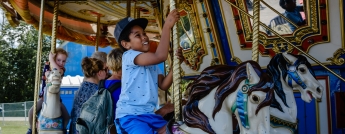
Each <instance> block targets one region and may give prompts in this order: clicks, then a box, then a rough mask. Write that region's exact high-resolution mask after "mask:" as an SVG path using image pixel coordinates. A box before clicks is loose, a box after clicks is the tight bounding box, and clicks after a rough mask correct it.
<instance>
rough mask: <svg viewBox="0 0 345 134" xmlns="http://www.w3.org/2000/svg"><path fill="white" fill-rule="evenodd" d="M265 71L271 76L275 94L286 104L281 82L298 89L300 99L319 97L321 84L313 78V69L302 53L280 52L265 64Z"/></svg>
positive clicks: (321, 88)
mask: <svg viewBox="0 0 345 134" xmlns="http://www.w3.org/2000/svg"><path fill="white" fill-rule="evenodd" d="M267 72H268V74H269V75H270V76H271V77H272V81H273V82H274V86H275V90H276V93H277V95H278V96H279V97H280V98H281V99H282V100H283V102H284V104H285V105H286V106H287V104H286V98H285V93H284V91H283V90H284V89H283V84H285V85H287V86H288V87H290V88H291V89H293V90H295V89H297V90H299V91H300V92H301V95H302V100H304V101H305V102H310V101H312V99H313V98H315V99H321V97H322V93H323V90H324V88H323V86H322V85H321V84H320V82H319V81H318V80H317V79H316V78H315V74H314V71H313V69H312V67H311V65H310V63H309V62H308V60H307V58H305V57H304V56H302V55H293V54H288V53H280V54H277V55H276V56H274V57H273V58H272V60H271V61H270V63H269V64H268V66H267Z"/></svg>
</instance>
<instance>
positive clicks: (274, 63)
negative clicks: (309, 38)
mask: <svg viewBox="0 0 345 134" xmlns="http://www.w3.org/2000/svg"><path fill="white" fill-rule="evenodd" d="M290 55H292V56H294V57H296V58H297V59H298V62H297V63H296V65H297V67H298V66H299V65H300V64H305V65H306V66H307V67H308V69H309V72H310V73H311V74H312V75H313V76H314V77H315V74H314V71H313V70H312V68H311V65H310V63H309V62H308V60H307V58H305V57H304V56H302V55H294V54H290ZM289 64H290V63H289V62H288V61H286V59H285V57H284V56H283V54H281V53H279V54H276V55H275V56H274V57H273V58H272V59H271V61H270V63H269V64H268V65H267V73H268V75H269V76H270V77H271V80H272V82H273V83H274V90H275V92H276V94H277V95H278V96H279V98H280V99H281V100H282V101H283V103H284V105H285V106H287V107H289V106H288V105H287V103H286V97H285V93H284V89H283V86H282V83H281V81H280V77H281V75H282V78H284V79H283V80H284V82H286V81H285V78H286V76H287V71H288V65H289ZM279 69H280V71H281V73H280V71H279ZM273 97H274V96H273ZM271 107H273V108H277V109H279V110H280V111H281V112H284V111H283V109H282V108H281V106H280V104H279V103H278V101H277V100H276V99H275V98H273V100H272V103H271Z"/></svg>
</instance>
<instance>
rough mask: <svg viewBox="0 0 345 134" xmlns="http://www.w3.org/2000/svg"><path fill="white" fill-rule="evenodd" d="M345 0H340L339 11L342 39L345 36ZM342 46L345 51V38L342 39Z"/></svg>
mask: <svg viewBox="0 0 345 134" xmlns="http://www.w3.org/2000/svg"><path fill="white" fill-rule="evenodd" d="M343 4H344V3H343V0H339V11H340V28H341V37H344V36H345V31H344V29H345V26H344V21H345V20H344V19H345V18H344V7H343ZM341 44H342V45H341V46H342V48H344V49H345V39H344V38H341Z"/></svg>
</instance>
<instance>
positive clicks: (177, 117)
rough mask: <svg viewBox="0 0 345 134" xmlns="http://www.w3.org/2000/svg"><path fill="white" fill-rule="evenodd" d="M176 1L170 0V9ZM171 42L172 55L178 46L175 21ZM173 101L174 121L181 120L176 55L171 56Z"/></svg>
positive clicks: (178, 71) (178, 73) (173, 7)
mask: <svg viewBox="0 0 345 134" xmlns="http://www.w3.org/2000/svg"><path fill="white" fill-rule="evenodd" d="M176 8H177V6H176V2H175V0H170V11H172V10H174V9H176ZM172 33H173V34H172V37H173V39H172V42H173V51H174V55H176V52H177V49H178V46H179V44H178V43H179V41H178V40H179V38H178V35H177V23H176V24H175V25H174V27H173V30H172ZM172 67H173V82H174V87H173V101H174V107H175V111H174V112H175V121H182V116H181V93H180V83H181V74H180V72H181V70H180V63H179V59H178V58H177V56H173V66H172Z"/></svg>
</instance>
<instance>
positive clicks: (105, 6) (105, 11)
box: [0, 0, 159, 47]
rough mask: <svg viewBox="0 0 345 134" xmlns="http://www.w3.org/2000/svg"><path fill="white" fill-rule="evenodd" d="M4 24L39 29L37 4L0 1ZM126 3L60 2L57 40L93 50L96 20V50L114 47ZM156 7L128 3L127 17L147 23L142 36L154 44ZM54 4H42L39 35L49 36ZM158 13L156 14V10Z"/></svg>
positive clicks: (144, 0)
mask: <svg viewBox="0 0 345 134" xmlns="http://www.w3.org/2000/svg"><path fill="white" fill-rule="evenodd" d="M0 1H1V6H2V9H3V10H4V11H5V15H6V18H7V20H8V21H9V22H10V24H11V25H12V26H16V25H18V24H19V21H20V20H23V21H25V22H26V23H28V24H31V25H33V26H34V27H35V28H36V29H38V28H39V19H40V7H41V0H0ZM126 7H127V1H126V0H112V1H99V0H82V1H66V0H60V4H59V15H58V28H57V34H56V35H57V38H58V39H61V40H66V41H72V42H76V43H79V44H84V45H91V46H95V44H96V32H97V17H98V16H100V24H101V26H100V31H101V32H100V33H101V36H100V43H99V46H100V47H107V46H112V47H116V46H117V43H116V41H115V38H114V36H113V31H114V28H115V26H116V23H117V22H118V21H119V20H121V19H122V18H124V17H126V11H127V10H126ZM155 8H156V9H158V4H157V3H156V2H155V1H152V0H136V2H131V17H133V16H135V18H147V19H148V20H149V24H148V27H147V28H146V32H147V34H148V36H149V38H150V40H153V41H157V40H158V38H159V28H158V24H157V22H156V17H155ZM53 9H54V1H53V0H46V1H45V9H44V23H43V33H45V34H47V35H51V33H52V23H53V14H54V13H53ZM157 11H158V10H157Z"/></svg>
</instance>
